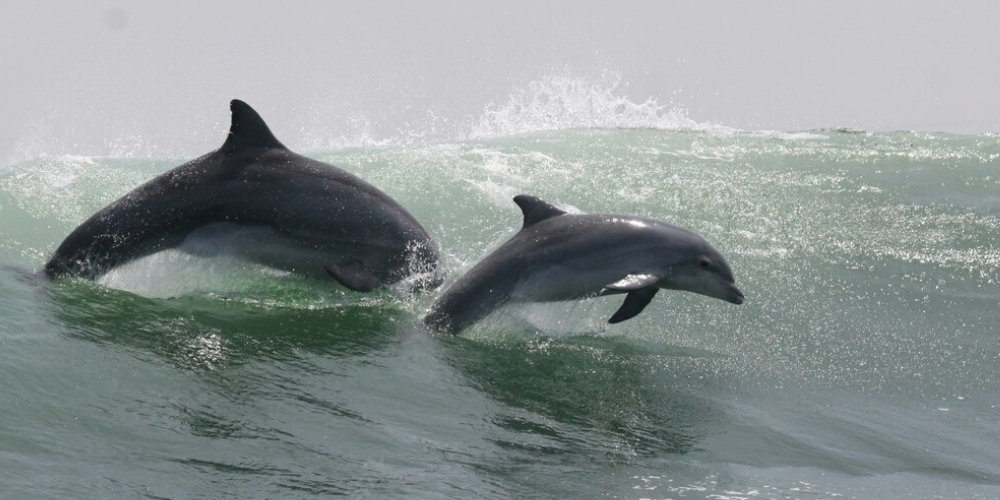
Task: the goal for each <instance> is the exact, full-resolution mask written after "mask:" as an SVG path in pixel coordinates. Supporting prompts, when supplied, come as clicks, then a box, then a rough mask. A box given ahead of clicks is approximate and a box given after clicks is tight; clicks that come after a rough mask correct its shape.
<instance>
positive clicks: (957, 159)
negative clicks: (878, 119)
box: [0, 77, 1000, 498]
mask: <svg viewBox="0 0 1000 500" xmlns="http://www.w3.org/2000/svg"><path fill="white" fill-rule="evenodd" d="M616 85H617V84H616V83H615V80H614V79H610V80H608V81H602V82H598V83H596V84H591V83H587V82H583V81H580V80H574V79H572V78H568V77H555V78H551V79H546V80H542V81H539V82H535V83H533V84H530V85H527V86H525V87H523V88H521V89H518V90H516V91H515V92H513V93H512V94H511V96H510V98H509V99H508V100H507V101H501V104H495V105H491V106H488V107H486V110H485V111H484V113H483V114H482V116H480V117H478V119H476V120H470V121H469V122H467V123H465V124H463V125H462V126H461V127H458V128H456V130H454V131H453V132H454V133H452V134H451V136H450V138H444V139H435V140H426V136H425V139H424V140H422V141H416V142H412V141H405V140H395V139H392V138H391V137H373V136H371V135H367V136H365V138H364V139H363V140H360V141H357V142H354V143H352V142H351V141H350V140H346V141H345V142H343V143H337V144H334V145H325V146H324V145H322V144H318V143H317V144H316V145H315V146H316V147H315V148H314V149H312V150H310V151H308V154H309V155H310V156H313V157H316V158H318V159H321V160H323V161H327V162H330V163H333V164H336V165H339V166H342V167H344V168H346V169H347V170H350V171H352V172H354V173H356V174H358V175H360V176H361V177H363V178H365V179H367V180H369V181H371V182H372V183H373V184H375V185H377V186H379V187H381V188H382V189H384V190H385V191H386V192H388V193H389V194H390V195H392V196H393V197H395V198H396V199H397V200H399V201H400V202H401V203H402V204H403V205H405V206H406V207H407V208H408V209H409V210H410V211H411V212H412V213H413V214H414V215H415V216H416V217H417V218H418V219H419V220H420V221H421V222H422V223H423V224H424V225H425V227H426V228H427V229H428V231H429V232H430V233H431V234H432V236H434V237H435V238H436V239H437V240H438V241H439V244H440V247H441V249H442V253H443V254H444V258H445V265H446V267H447V269H448V276H449V277H448V281H449V282H451V281H453V280H454V279H457V277H458V276H460V275H461V274H462V273H463V272H464V271H465V270H467V269H468V268H469V267H471V266H472V265H473V264H475V263H476V262H477V261H478V260H479V259H481V258H483V257H484V256H485V255H487V254H488V253H489V252H490V251H491V250H492V249H494V248H496V247H497V246H498V245H499V244H500V243H502V242H503V241H504V240H506V238H508V237H509V236H511V235H512V234H513V233H514V232H515V231H516V230H517V229H518V228H519V227H520V223H521V216H520V213H519V211H518V210H517V207H516V206H515V205H514V204H513V202H512V201H511V198H512V197H513V196H514V195H516V194H519V193H528V194H533V195H536V196H540V197H542V198H544V199H546V200H548V201H550V202H553V203H556V204H558V205H560V206H562V207H564V208H566V209H568V210H571V211H582V212H604V213H625V214H636V215H642V216H648V217H653V218H658V219H663V220H666V221H669V222H672V223H675V224H677V225H680V226H683V227H686V228H689V229H691V230H693V231H695V232H697V233H699V234H701V235H702V236H704V237H705V238H706V239H707V240H708V241H709V242H711V243H712V244H713V245H714V246H715V247H717V248H718V249H720V250H721V251H722V252H723V254H725V255H726V256H727V258H728V259H729V261H730V263H731V264H732V267H733V270H734V273H735V275H736V279H737V284H738V285H739V286H740V287H741V289H742V290H743V291H744V292H745V293H746V295H747V302H746V303H745V304H743V305H741V306H739V307H736V306H732V305H730V304H726V303H724V302H722V301H718V300H713V299H709V298H706V297H702V296H696V295H691V294H684V293H680V292H664V293H661V294H659V295H658V296H657V297H656V299H655V300H654V302H653V303H652V304H651V305H650V306H649V307H648V308H647V309H646V311H645V312H643V313H642V314H641V315H640V316H638V317H636V318H635V319H632V320H629V321H627V322H624V323H621V324H619V325H613V326H612V325H608V324H607V323H606V321H607V318H609V317H610V315H611V314H612V313H613V312H614V310H615V309H617V307H618V305H619V304H620V298H612V297H608V298H599V299H592V300H587V301H580V302H572V303H559V304H544V305H527V306H518V307H510V308H507V309H504V310H502V311H499V312H497V313H496V314H494V315H492V316H490V317H489V318H488V319H487V320H486V321H483V322H482V323H480V324H478V325H476V326H475V327H473V328H472V329H470V330H469V331H468V332H466V333H465V334H463V336H462V337H460V338H445V337H433V336H429V335H427V334H425V333H423V332H421V331H419V330H417V329H416V328H415V325H416V324H417V322H418V320H419V318H420V316H421V315H422V314H423V313H424V312H425V311H426V309H427V307H428V305H429V304H430V303H431V301H432V300H433V299H434V296H435V294H436V293H440V291H438V292H433V293H430V294H427V295H417V296H414V295H410V294H406V293H402V292H395V291H388V292H384V293H377V294H373V295H359V294H354V293H351V292H348V291H346V290H344V289H342V288H340V287H338V286H337V285H336V284H334V283H331V282H326V281H317V280H310V279H304V278H298V277H296V276H293V275H287V274H282V273H278V272H275V271H273V270H270V269H266V268H261V267H256V266H253V265H248V264H246V263H244V262H241V261H237V260H227V259H224V258H203V257H196V256H191V255H187V254H185V253H182V252H164V253H161V254H158V255H155V256H152V257H149V258H146V259H144V260H141V261H138V262H135V263H132V264H130V265H128V266H125V267H123V268H120V269H118V270H116V271H114V272H113V273H111V274H109V275H108V276H106V277H104V278H103V279H102V280H101V281H100V282H99V283H96V284H95V283H90V282H81V281H74V280H63V281H58V282H49V283H41V284H39V283H37V282H34V281H32V280H26V279H24V276H25V272H22V271H17V270H18V269H20V270H31V269H39V268H40V267H41V265H42V264H43V263H44V261H45V259H46V257H47V256H48V254H49V253H50V252H51V251H52V250H53V249H54V248H55V246H56V245H57V244H58V243H59V242H60V241H61V239H62V238H63V237H65V236H66V235H67V234H68V233H69V232H70V231H71V230H72V229H73V228H74V227H75V226H76V225H77V224H79V223H80V222H81V221H82V220H84V219H85V218H86V217H87V216H89V215H90V214H91V213H93V212H94V211H96V210H97V209H99V208H100V207H102V206H104V205H105V204H107V203H108V202H110V201H112V200H113V199H115V198H117V197H118V196H120V195H122V194H124V193H126V192H128V191H129V190H130V189H132V188H133V187H134V186H136V185H138V184H140V183H141V182H143V181H145V180H147V179H149V178H151V177H153V176H155V175H157V174H159V173H161V172H164V171H166V170H168V169H169V168H172V167H173V166H176V165H178V164H180V163H182V162H183V161H185V159H183V158H170V157H167V156H161V157H153V158H143V157H132V156H129V155H110V156H107V155H90V156H49V155H46V154H41V155H39V156H35V157H30V158H25V159H22V160H19V161H17V162H13V163H8V164H7V165H5V166H4V167H2V168H0V221H2V223H0V265H2V266H4V269H5V271H4V272H0V291H2V293H0V311H2V314H0V345H3V346H4V349H3V350H0V358H2V359H0V380H3V384H0V387H2V388H0V398H2V400H3V401H4V402H5V417H4V419H3V422H2V423H0V449H2V450H5V451H4V453H5V456H6V457H7V460H6V461H5V467H3V470H0V484H3V485H4V487H3V488H6V489H7V491H9V492H10V493H11V495H10V496H17V497H26V496H31V497H34V498H62V497H66V496H72V497H74V498H81V497H83V498H90V497H93V498H98V497H100V498H107V497H116V496H118V497H121V496H135V495H137V494H138V495H148V496H152V497H158V498H174V497H185V498H244V497H254V498H257V497H282V498H314V497H322V496H329V495H348V496H355V497H357V496H366V495H367V496H374V497H380V498H384V497H406V498H413V497H418V498H453V497H470V496H474V497H479V498H514V497H519V498H524V497H530V498H594V497H601V496H603V497H609V498H748V497H767V498H771V497H774V498H799V497H810V498H811V497H816V498H828V497H838V496H844V497H856V498H866V497H867V498H876V497H877V498H926V497H932V496H934V495H943V496H954V497H961V498H995V497H997V496H998V495H1000V486H998V485H1000V467H998V465H997V464H1000V451H998V450H1000V442H998V436H997V433H996V429H995V420H996V419H995V415H996V412H997V402H996V389H997V387H998V386H1000V385H998V383H1000V380H998V371H997V362H998V360H1000V347H998V343H997V339H998V338H1000V326H998V325H1000V307H997V303H998V301H1000V288H998V276H1000V197H998V196H997V193H998V192H1000V177H998V176H997V172H998V167H1000V137H996V136H991V135H983V136H959V135H940V134H927V133H912V132H895V133H870V132H864V131H852V130H817V131H808V132H801V133H784V132H781V133H779V132H746V131H738V130H732V129H727V128H725V127H719V126H713V125H710V124H698V123H695V122H693V121H691V120H689V119H687V118H686V117H685V116H684V114H683V112H682V111H678V110H671V109H668V107H666V106H663V105H660V104H657V103H655V102H640V103H636V102H634V101H631V100H629V99H627V98H625V97H622V95H621V93H620V92H619V87H617V86H616ZM338 141H339V139H338ZM220 142H221V140H220ZM333 142H337V141H333Z"/></svg>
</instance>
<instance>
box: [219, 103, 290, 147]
mask: <svg viewBox="0 0 1000 500" xmlns="http://www.w3.org/2000/svg"><path fill="white" fill-rule="evenodd" d="M229 110H230V111H232V113H233V121H232V124H231V125H230V126H229V137H227V138H226V142H225V143H223V144H222V150H223V151H227V152H230V151H238V150H241V149H247V148H282V149H284V147H285V146H284V144H282V143H281V142H279V141H278V139H277V138H275V137H274V134H272V133H271V129H269V128H267V124H266V123H264V119H263V118H261V117H260V115H259V114H257V112H256V111H254V109H253V108H251V107H250V105H249V104H247V103H245V102H243V101H241V100H239V99H233V100H232V101H230V102H229Z"/></svg>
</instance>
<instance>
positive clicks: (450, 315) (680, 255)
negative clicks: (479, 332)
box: [424, 195, 743, 333]
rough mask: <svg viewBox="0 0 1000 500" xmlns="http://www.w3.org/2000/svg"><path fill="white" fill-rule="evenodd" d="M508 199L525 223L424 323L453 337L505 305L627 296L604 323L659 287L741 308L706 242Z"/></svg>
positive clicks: (630, 311)
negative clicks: (689, 293)
mask: <svg viewBox="0 0 1000 500" xmlns="http://www.w3.org/2000/svg"><path fill="white" fill-rule="evenodd" d="M514 202H515V203H517V205H518V206H519V207H521V211H522V212H523V214H524V226H523V227H522V228H521V230H520V231H519V232H518V233H517V234H516V235H514V237H512V238H511V239H510V240H509V241H507V242H506V243H504V244H503V245H501V246H500V247H499V248H497V249H496V250H495V251H494V252H493V253H492V254H490V255H489V256H487V257H486V258H485V259H483V260H482V261H481V262H480V263H479V264H477V265H476V266H474V267H473V268H472V269H471V270H469V272H468V273H466V274H465V275H464V276H462V277H461V278H459V280H458V281H456V282H455V283H454V284H453V285H452V286H451V287H450V288H449V289H448V290H447V291H445V292H444V294H443V295H441V297H440V298H439V299H438V300H437V301H435V302H434V304H433V305H431V308H430V312H429V313H428V314H427V315H426V316H425V317H424V323H425V324H426V325H427V326H428V327H430V328H432V329H434V330H437V331H442V332H448V333H458V332H460V331H462V330H463V329H465V328H466V327H468V326H469V325H471V324H473V323H475V322H476V321H479V320H480V319H482V318H484V317H485V316H487V315H488V314H489V313H491V312H492V311H494V310H495V309H497V308H498V307H500V306H502V305H503V304H505V303H507V302H548V301H562V300H574V299H580V298H586V297H594V296H601V295H611V294H622V293H624V294H627V295H626V296H625V301H624V302H623V303H622V305H621V307H620V308H619V309H618V311H617V312H615V313H614V315H612V316H611V319H610V320H609V322H610V323H618V322H621V321H625V320H627V319H629V318H632V317H634V316H636V315H637V314H639V313H640V312H642V310H643V309H644V308H645V307H646V306H647V305H648V304H649V302H650V301H651V300H652V299H653V297H654V296H655V295H656V292H657V291H659V289H661V288H664V289H670V290H686V291H689V292H694V293H699V294H702V295H707V296H709V297H715V298H718V299H722V300H725V301H727V302H731V303H733V304H741V303H743V293H742V292H740V290H739V289H738V288H736V285H735V280H734V278H733V272H732V270H731V269H730V267H729V263H728V262H726V259H725V258H724V257H723V256H722V254H721V253H719V251H718V250H716V249H715V248H713V247H712V246H711V245H710V244H708V242H707V241H705V240H704V239H703V238H702V237H700V236H698V235H697V234H694V233H692V232H691V231H688V230H686V229H683V228H680V227H677V226H674V225H671V224H667V223H665V222H661V221H657V220H653V219H646V218H641V217H633V216H626V215H609V214H567V213H566V212H564V211H562V210H560V209H559V208H557V207H555V206H553V205H550V204H549V203H546V202H545V201H543V200H541V199H539V198H535V197H533V196H527V195H518V196H516V197H514Z"/></svg>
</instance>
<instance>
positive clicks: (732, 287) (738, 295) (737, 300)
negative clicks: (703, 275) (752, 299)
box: [715, 275, 746, 305]
mask: <svg viewBox="0 0 1000 500" xmlns="http://www.w3.org/2000/svg"><path fill="white" fill-rule="evenodd" d="M715 279H717V280H719V283H720V284H722V286H724V287H726V288H728V289H729V291H731V292H733V295H732V296H731V297H729V298H727V299H726V300H728V301H729V302H732V303H733V304H736V305H740V304H742V303H743V300H744V299H746V296H745V295H743V292H742V291H740V289H739V288H737V287H736V283H732V282H729V281H725V280H723V279H722V277H721V276H719V275H715Z"/></svg>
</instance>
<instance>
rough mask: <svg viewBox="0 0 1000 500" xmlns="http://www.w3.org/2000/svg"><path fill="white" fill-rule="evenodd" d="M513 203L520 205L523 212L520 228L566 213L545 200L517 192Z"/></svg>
mask: <svg viewBox="0 0 1000 500" xmlns="http://www.w3.org/2000/svg"><path fill="white" fill-rule="evenodd" d="M514 203H517V206H519V207H521V213H523V214H524V226H522V227H521V229H524V228H527V227H529V226H533V225H535V224H538V223H539V222H542V221H543V220H546V219H551V218H553V217H558V216H560V215H566V212H563V211H562V210H559V209H558V208H556V207H555V206H553V205H551V204H549V203H548V202H547V201H545V200H542V199H541V198H536V197H534V196H530V195H526V194H519V195H517V196H515V197H514Z"/></svg>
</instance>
